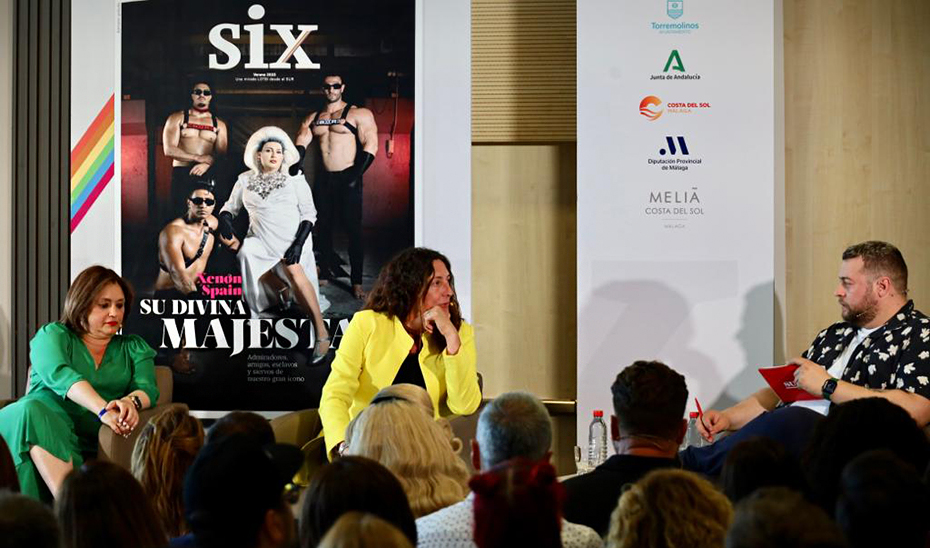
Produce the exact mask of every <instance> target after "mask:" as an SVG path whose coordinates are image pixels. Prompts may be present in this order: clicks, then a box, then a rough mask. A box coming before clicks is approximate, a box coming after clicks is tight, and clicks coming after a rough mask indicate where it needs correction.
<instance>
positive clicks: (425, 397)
mask: <svg viewBox="0 0 930 548" xmlns="http://www.w3.org/2000/svg"><path fill="white" fill-rule="evenodd" d="M381 398H399V399H402V400H406V401H408V402H410V403H414V404H417V405H418V406H420V408H421V409H423V411H424V412H425V413H426V414H427V416H429V417H430V418H432V419H434V420H435V421H436V424H438V425H439V426H440V427H442V430H443V432H445V433H446V435H447V436H448V437H449V443H450V444H451V445H452V452H454V453H455V454H456V455H458V454H459V453H460V452H461V451H462V447H463V446H464V444H463V443H462V440H460V439H459V438H457V437H455V433H454V432H453V431H452V424H451V423H449V419H447V418H445V417H437V416H436V409H435V408H434V407H433V399H432V398H431V397H430V396H429V392H427V391H426V389H425V388H423V387H421V386H417V385H415V384H408V383H400V384H392V385H391V386H386V387H384V388H382V389H381V390H378V393H377V394H375V397H374V398H372V400H371V401H377V400H379V399H381ZM348 437H349V436H348V434H346V438H348Z"/></svg>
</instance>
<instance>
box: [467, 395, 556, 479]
mask: <svg viewBox="0 0 930 548" xmlns="http://www.w3.org/2000/svg"><path fill="white" fill-rule="evenodd" d="M551 445H552V422H551V420H550V418H549V412H548V411H546V407H545V406H544V405H543V404H542V402H541V401H539V400H538V399H537V398H536V396H533V395H532V394H530V393H529V392H507V393H504V394H501V395H500V396H498V397H496V398H494V400H493V401H491V402H490V403H488V404H487V405H486V406H485V407H484V409H483V410H482V411H481V415H479V416H478V427H477V430H476V432H475V439H474V440H473V441H472V461H473V465H474V467H475V469H476V470H486V469H489V468H492V467H494V466H497V465H498V464H500V463H502V462H504V461H507V460H510V459H514V458H517V457H521V458H525V459H529V460H533V461H538V460H543V459H545V460H548V459H549V455H550V453H549V449H550V447H551Z"/></svg>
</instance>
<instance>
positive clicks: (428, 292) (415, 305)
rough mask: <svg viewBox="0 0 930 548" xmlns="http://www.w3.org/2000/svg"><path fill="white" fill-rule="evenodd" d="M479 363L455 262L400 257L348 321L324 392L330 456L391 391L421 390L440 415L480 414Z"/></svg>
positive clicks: (420, 251)
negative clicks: (380, 395)
mask: <svg viewBox="0 0 930 548" xmlns="http://www.w3.org/2000/svg"><path fill="white" fill-rule="evenodd" d="M475 359H476V357H475V336H474V331H473V330H472V327H471V326H470V325H468V324H467V323H465V321H464V320H462V315H461V312H460V309H459V304H458V301H457V300H456V298H455V284H454V279H453V277H452V272H451V266H450V264H449V259H447V258H446V257H445V256H444V255H442V254H441V253H439V252H437V251H433V250H431V249H426V248H421V247H414V248H410V249H406V250H404V251H402V252H400V253H399V254H398V255H397V256H396V257H394V258H393V259H391V262H390V263H388V264H387V266H385V267H384V269H383V270H382V271H381V274H380V275H379V276H378V280H377V281H376V282H375V286H374V288H373V289H372V291H371V294H370V295H369V297H368V301H367V302H366V303H365V306H364V307H363V308H362V310H360V311H359V312H357V313H356V314H355V315H354V316H353V317H352V321H351V322H349V326H348V328H346V331H345V334H344V335H343V337H342V341H341V342H340V344H339V349H338V350H337V351H336V358H335V359H334V360H333V365H332V371H331V372H330V374H329V378H328V379H327V380H326V384H325V385H324V386H323V396H322V398H321V399H320V419H321V420H322V422H323V435H324V437H325V438H326V453H327V455H329V457H330V458H332V456H333V455H334V453H336V452H338V451H339V450H340V449H341V447H342V445H343V444H344V441H345V430H346V426H347V425H348V424H349V421H350V420H351V419H352V418H354V417H355V416H356V415H357V414H358V413H359V411H361V410H362V409H364V408H365V406H367V405H368V403H369V402H370V401H371V399H372V398H373V397H374V396H375V394H376V393H377V392H378V390H380V389H382V388H384V387H386V386H390V385H393V384H400V383H409V384H417V385H419V386H422V387H423V388H425V389H426V391H427V392H429V395H430V398H431V399H432V400H433V409H435V410H436V416H445V415H468V414H471V413H474V412H475V410H476V409H477V408H478V405H479V404H480V403H481V391H480V389H479V387H478V373H477V371H476V369H475Z"/></svg>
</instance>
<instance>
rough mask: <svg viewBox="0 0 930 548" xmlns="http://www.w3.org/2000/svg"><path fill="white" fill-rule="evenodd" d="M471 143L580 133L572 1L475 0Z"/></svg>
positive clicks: (568, 137) (570, 138) (559, 137)
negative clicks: (576, 116) (577, 123)
mask: <svg viewBox="0 0 930 548" xmlns="http://www.w3.org/2000/svg"><path fill="white" fill-rule="evenodd" d="M471 5H472V141H474V142H485V143H486V142H514V141H523V142H529V141H532V142H540V141H550V142H551V141H574V139H575V111H576V108H575V66H576V63H575V0H472V3H471Z"/></svg>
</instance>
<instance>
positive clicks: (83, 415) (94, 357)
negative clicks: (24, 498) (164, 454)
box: [0, 266, 158, 500]
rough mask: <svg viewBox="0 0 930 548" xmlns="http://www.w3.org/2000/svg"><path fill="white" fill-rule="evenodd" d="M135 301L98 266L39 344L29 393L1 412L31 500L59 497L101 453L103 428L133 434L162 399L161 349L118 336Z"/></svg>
mask: <svg viewBox="0 0 930 548" xmlns="http://www.w3.org/2000/svg"><path fill="white" fill-rule="evenodd" d="M132 297H133V295H132V290H131V289H130V287H129V284H128V283H127V282H126V281H125V280H123V279H122V278H121V277H120V276H119V275H118V274H117V273H116V272H113V271H112V270H110V269H109V268H105V267H102V266H92V267H90V268H88V269H86V270H84V271H83V272H81V273H80V274H78V276H77V278H75V280H74V282H73V283H72V284H71V287H70V289H68V296H67V297H65V306H64V312H63V313H62V315H61V320H60V321H58V322H54V323H50V324H48V325H45V326H43V327H42V328H41V329H39V331H38V332H37V333H36V335H35V337H33V338H32V341H31V342H30V344H29V361H30V362H31V364H32V370H31V373H30V375H29V386H28V388H27V390H26V395H25V396H24V397H22V398H21V399H19V400H18V401H16V403H13V404H11V405H8V406H6V407H4V408H3V409H0V436H3V438H4V440H6V443H7V445H9V446H10V453H11V454H12V455H13V463H14V465H15V466H16V474H17V476H18V477H19V483H20V489H21V491H22V493H23V494H26V495H30V496H32V497H35V498H41V499H45V500H48V499H49V498H50V497H49V496H50V495H51V496H53V497H54V496H57V493H58V489H59V487H60V486H61V482H62V481H63V480H64V478H65V476H66V475H67V474H68V472H70V471H71V470H72V469H73V468H74V467H77V466H80V465H81V464H82V463H83V461H84V457H85V456H91V457H92V456H94V455H95V454H96V450H97V433H98V430H99V429H100V425H101V423H102V424H103V425H104V426H106V427H107V428H110V429H112V430H113V431H114V432H116V433H117V434H119V435H122V436H128V435H129V433H130V432H132V430H133V429H134V428H135V427H136V425H137V424H138V422H139V411H140V410H141V409H145V408H147V407H151V406H152V405H154V403H155V401H157V399H158V388H157V386H156V384H155V366H154V361H153V358H154V357H155V351H154V350H152V348H151V347H149V345H148V344H147V343H146V342H145V341H144V340H142V338H141V337H139V336H137V335H119V334H118V333H119V331H120V329H122V325H123V318H124V317H125V316H126V315H127V314H128V313H129V307H130V306H131V305H132Z"/></svg>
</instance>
